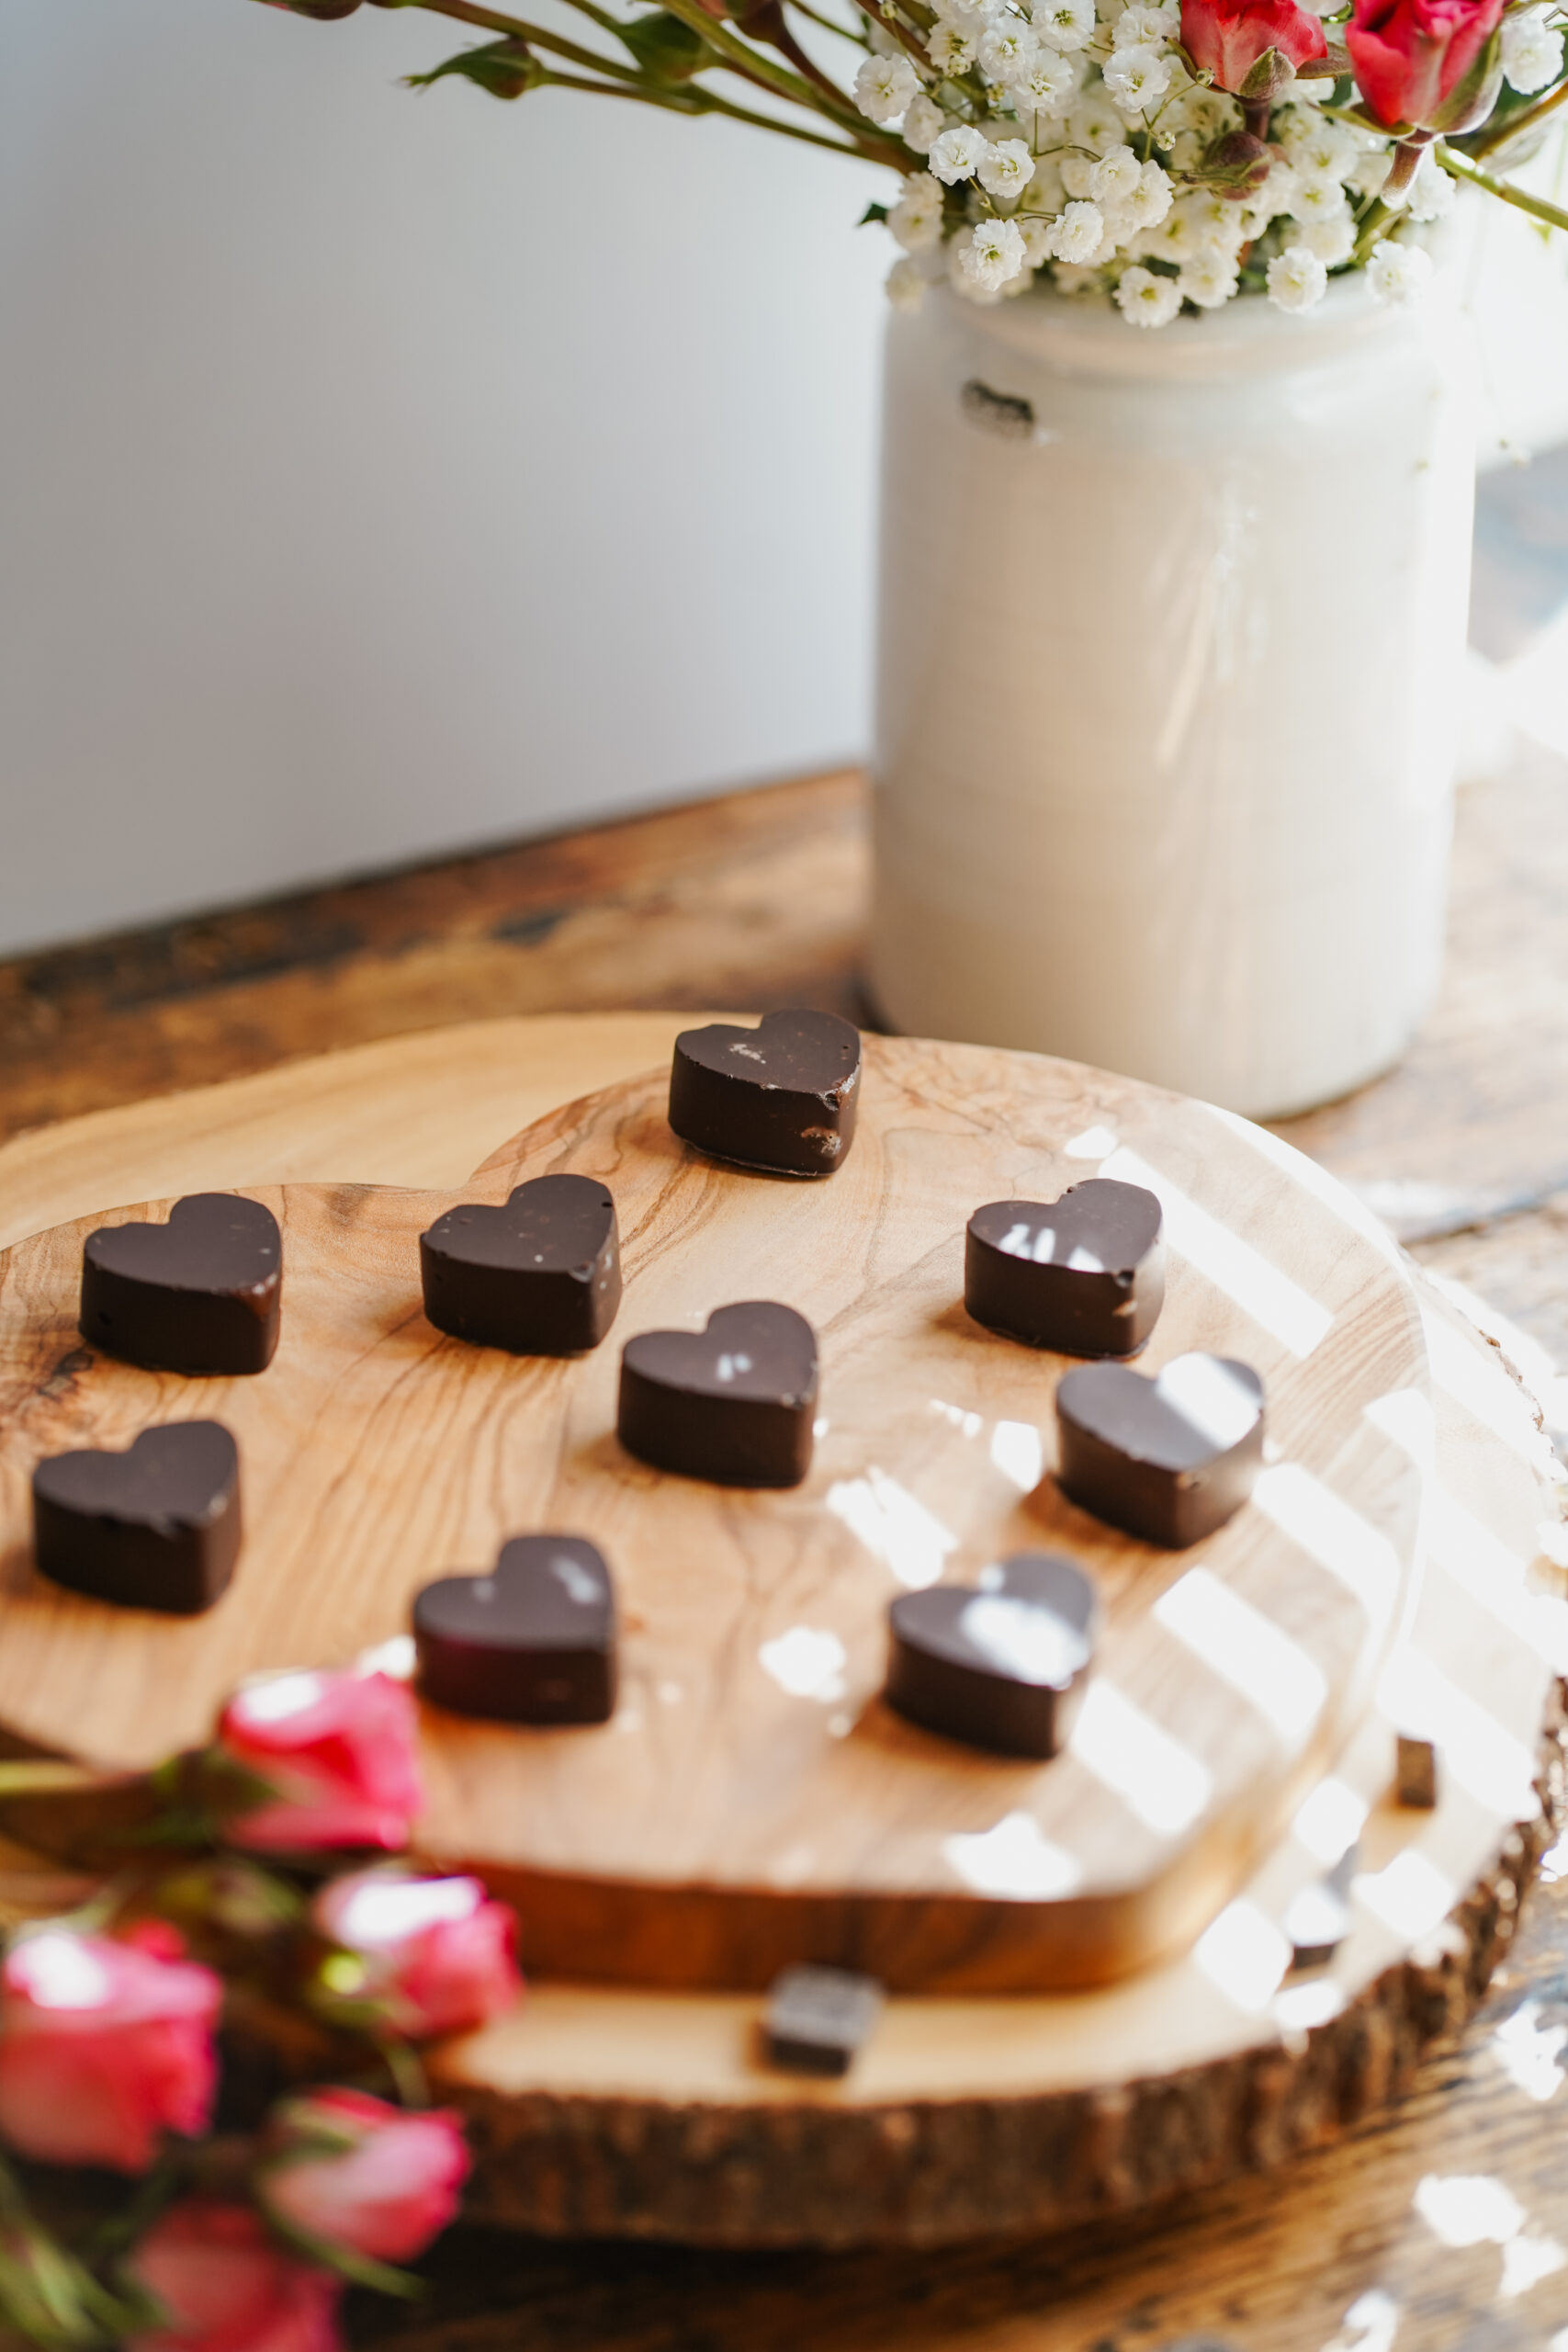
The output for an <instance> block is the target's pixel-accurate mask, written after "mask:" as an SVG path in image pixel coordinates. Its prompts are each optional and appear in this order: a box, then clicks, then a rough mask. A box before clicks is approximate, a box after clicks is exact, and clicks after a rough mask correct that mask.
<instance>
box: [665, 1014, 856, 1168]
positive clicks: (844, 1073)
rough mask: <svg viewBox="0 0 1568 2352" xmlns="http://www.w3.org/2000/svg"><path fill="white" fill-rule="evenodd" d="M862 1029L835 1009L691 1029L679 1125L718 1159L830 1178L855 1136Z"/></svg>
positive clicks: (679, 1067)
mask: <svg viewBox="0 0 1568 2352" xmlns="http://www.w3.org/2000/svg"><path fill="white" fill-rule="evenodd" d="M860 1071H861V1046H860V1031H859V1030H858V1029H857V1028H855V1026H854V1025H853V1023H852V1022H848V1021H840V1018H839V1016H838V1014H837V1013H836V1012H766V1013H764V1014H763V1015H762V1018H761V1022H760V1023H758V1025H757V1027H756V1028H755V1029H737V1028H735V1027H733V1026H732V1025H731V1024H730V1023H728V1022H723V1021H716V1022H715V1023H713V1024H712V1025H711V1026H710V1027H709V1028H706V1029H682V1032H681V1035H679V1036H678V1037H677V1038H676V1040H675V1058H674V1062H673V1064H672V1066H671V1072H670V1124H671V1126H672V1127H673V1128H674V1130H675V1133H676V1134H677V1135H678V1136H682V1138H683V1140H684V1141H685V1142H687V1143H689V1144H694V1145H695V1146H696V1148H697V1149H698V1150H699V1151H705V1152H707V1153H709V1154H710V1155H711V1157H712V1158H714V1159H728V1160H733V1161H734V1162H735V1163H736V1165H737V1166H739V1167H741V1168H757V1169H762V1170H766V1171H767V1173H768V1174H770V1175H773V1176H830V1175H831V1174H832V1172H833V1170H835V1169H836V1168H841V1167H842V1166H843V1163H844V1161H845V1159H847V1158H848V1156H849V1149H850V1145H851V1143H852V1141H853V1139H854V1132H855V1108H856V1104H857V1103H858V1101H859V1096H860Z"/></svg>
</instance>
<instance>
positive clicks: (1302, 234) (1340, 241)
mask: <svg viewBox="0 0 1568 2352" xmlns="http://www.w3.org/2000/svg"><path fill="white" fill-rule="evenodd" d="M1291 243H1292V244H1293V245H1304V246H1305V247H1306V249H1307V251H1308V253H1309V254H1316V255H1317V258H1318V260H1319V261H1320V262H1322V264H1323V266H1324V267H1325V269H1337V268H1338V266H1339V265H1340V263H1341V262H1342V261H1348V260H1349V258H1350V256H1351V254H1353V253H1354V252H1355V250H1356V218H1355V215H1354V213H1353V212H1352V211H1351V210H1350V209H1349V207H1348V205H1347V206H1346V208H1345V209H1344V211H1343V212H1339V213H1335V214H1332V215H1330V217H1329V218H1328V219H1327V220H1303V221H1301V222H1299V223H1298V224H1297V225H1295V226H1294V227H1293V228H1292V232H1291Z"/></svg>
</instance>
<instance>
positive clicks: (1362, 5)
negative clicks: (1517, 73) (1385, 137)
mask: <svg viewBox="0 0 1568 2352" xmlns="http://www.w3.org/2000/svg"><path fill="white" fill-rule="evenodd" d="M1502 15H1503V0H1357V6H1356V8H1355V12H1354V15H1353V17H1352V19H1351V22H1350V23H1349V25H1348V26H1347V28H1346V31H1345V46H1346V48H1347V49H1348V51H1349V52H1350V62H1351V63H1352V65H1353V66H1354V67H1355V69H1356V87H1357V88H1358V89H1359V92H1360V94H1361V96H1362V99H1363V100H1364V102H1365V104H1366V107H1367V111H1368V113H1369V114H1371V115H1373V116H1375V117H1376V119H1377V120H1378V121H1379V122H1381V123H1382V124H1383V125H1385V127H1387V128H1388V129H1390V130H1393V128H1394V127H1395V125H1397V124H1401V123H1405V124H1410V125H1413V126H1415V127H1416V128H1418V129H1421V130H1440V131H1445V132H1448V133H1449V134H1450V135H1451V136H1454V137H1457V136H1459V135H1460V134H1461V133H1462V132H1463V131H1466V130H1474V129H1475V127H1476V125H1477V124H1478V123H1481V122H1484V121H1485V119H1486V118H1487V116H1488V115H1489V114H1490V113H1491V111H1492V109H1493V107H1494V106H1495V104H1496V101H1497V91H1498V88H1499V86H1500V85H1501V81H1502V73H1503V63H1502V44H1501V40H1500V39H1499V38H1498V36H1497V27H1498V25H1499V23H1500V22H1501V20H1502Z"/></svg>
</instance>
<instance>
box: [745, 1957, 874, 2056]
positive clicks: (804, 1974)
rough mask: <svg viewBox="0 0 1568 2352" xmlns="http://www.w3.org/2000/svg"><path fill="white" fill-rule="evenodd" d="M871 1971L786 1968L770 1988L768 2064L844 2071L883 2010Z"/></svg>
mask: <svg viewBox="0 0 1568 2352" xmlns="http://www.w3.org/2000/svg"><path fill="white" fill-rule="evenodd" d="M883 2003H884V1995H883V1990H882V1987H881V1985H879V1984H878V1983H877V1981H876V1979H875V1977H874V1976H863V1975H861V1974H860V1973H858V1971H856V1970H854V1969H850V1968H817V1967H810V1966H805V1967H799V1968H786V1969H784V1970H782V1971H781V1973H779V1974H778V1975H777V1976H775V1977H774V1979H773V1983H772V1984H771V1985H769V1987H768V2006H767V2008H766V2010H765V2011H764V2013H763V2017H762V2050H763V2054H764V2056H765V2058H766V2061H767V2064H769V2065H770V2066H776V2067H778V2068H779V2070H780V2072H781V2073H784V2074H788V2075H829V2076H830V2075H847V2074H848V2073H849V2071H850V2067H851V2064H852V2062H853V2060H854V2058H855V2056H856V2054H857V2053H858V2052H859V2051H860V2050H861V2049H862V2048H863V2046H864V2044H865V2043H866V2042H867V2041H869V2040H870V2039H871V2036H872V2034H873V2033H874V2030H875V2028H876V2022H877V2019H878V2018H880V2017H881V2015H882V2010H883Z"/></svg>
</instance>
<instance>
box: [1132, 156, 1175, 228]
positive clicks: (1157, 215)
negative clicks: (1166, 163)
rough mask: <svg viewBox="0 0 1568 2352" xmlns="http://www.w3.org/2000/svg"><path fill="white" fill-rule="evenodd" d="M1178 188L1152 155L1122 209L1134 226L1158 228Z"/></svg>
mask: <svg viewBox="0 0 1568 2352" xmlns="http://www.w3.org/2000/svg"><path fill="white" fill-rule="evenodd" d="M1175 198H1176V189H1175V187H1174V186H1173V185H1172V183H1171V179H1170V175H1169V174H1168V172H1166V171H1164V170H1163V169H1162V168H1161V166H1160V165H1159V164H1156V162H1155V160H1154V158H1153V156H1152V155H1151V156H1150V158H1149V160H1148V162H1147V163H1146V164H1145V165H1144V167H1143V169H1142V170H1141V171H1140V172H1139V174H1138V185H1137V187H1135V188H1134V190H1133V192H1132V194H1131V195H1130V196H1127V197H1124V198H1122V210H1123V211H1124V212H1125V213H1126V214H1127V215H1128V217H1129V219H1130V220H1132V221H1133V223H1134V227H1136V228H1139V229H1156V228H1157V227H1158V226H1159V224H1160V222H1161V221H1162V220H1164V219H1165V216H1166V214H1167V213H1168V211H1169V210H1170V208H1171V205H1172V203H1173V202H1174V201H1175Z"/></svg>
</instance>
